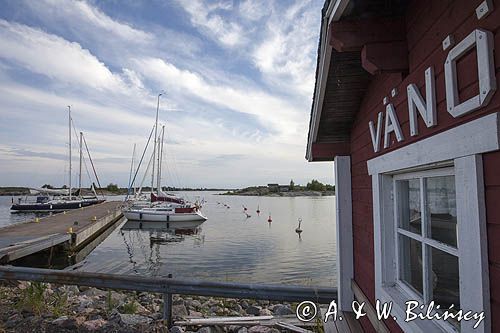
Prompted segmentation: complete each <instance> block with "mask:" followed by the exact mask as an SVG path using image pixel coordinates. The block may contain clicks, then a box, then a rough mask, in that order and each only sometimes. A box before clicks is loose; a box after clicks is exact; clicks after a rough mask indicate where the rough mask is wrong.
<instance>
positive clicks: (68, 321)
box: [52, 316, 78, 329]
mask: <svg viewBox="0 0 500 333" xmlns="http://www.w3.org/2000/svg"><path fill="white" fill-rule="evenodd" d="M52 324H53V325H56V326H59V327H61V328H65V329H76V328H77V326H78V325H77V322H76V320H75V319H72V318H69V317H68V316H62V317H59V318H57V319H55V320H53V321H52Z"/></svg>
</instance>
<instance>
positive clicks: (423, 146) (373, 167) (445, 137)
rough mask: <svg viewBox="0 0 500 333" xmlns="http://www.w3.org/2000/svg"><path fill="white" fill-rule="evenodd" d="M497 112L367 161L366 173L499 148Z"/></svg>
mask: <svg viewBox="0 0 500 333" xmlns="http://www.w3.org/2000/svg"><path fill="white" fill-rule="evenodd" d="M499 124H500V113H499V112H497V113H493V114H490V115H487V116H484V117H482V118H479V119H476V120H473V121H470V122H468V123H465V124H463V125H460V126H457V127H454V128H452V129H449V130H447V131H445V132H442V133H439V134H436V135H433V136H431V137H429V138H426V139H424V140H421V141H417V142H415V143H412V144H410V145H408V146H405V147H402V148H399V149H397V150H394V151H392V152H390V153H387V154H384V155H382V156H379V157H375V158H372V159H371V160H369V161H368V162H367V164H368V174H369V175H374V174H377V173H385V172H390V171H394V170H402V169H406V168H411V167H415V166H418V165H423V164H430V163H436V162H439V161H445V160H450V159H454V158H457V157H462V156H468V155H473V154H482V153H487V152H490V151H495V150H498V149H500V132H499Z"/></svg>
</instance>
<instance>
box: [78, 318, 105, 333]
mask: <svg viewBox="0 0 500 333" xmlns="http://www.w3.org/2000/svg"><path fill="white" fill-rule="evenodd" d="M107 323H108V322H107V321H106V320H104V319H95V320H89V321H86V322H84V323H83V324H82V326H83V327H85V328H86V329H87V330H88V331H97V330H99V329H101V328H102V327H103V326H105V325H106V324H107Z"/></svg>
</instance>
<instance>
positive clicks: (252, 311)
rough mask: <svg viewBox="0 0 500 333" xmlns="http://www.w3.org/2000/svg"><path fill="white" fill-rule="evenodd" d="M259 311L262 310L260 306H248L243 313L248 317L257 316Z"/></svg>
mask: <svg viewBox="0 0 500 333" xmlns="http://www.w3.org/2000/svg"><path fill="white" fill-rule="evenodd" d="M260 310H262V308H261V307H260V306H256V305H250V306H248V307H247V308H246V310H245V311H246V312H247V313H248V314H250V315H258V314H260Z"/></svg>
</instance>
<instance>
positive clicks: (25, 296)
mask: <svg viewBox="0 0 500 333" xmlns="http://www.w3.org/2000/svg"><path fill="white" fill-rule="evenodd" d="M47 290H48V288H47V285H46V284H45V283H42V282H31V283H30V284H28V286H27V287H26V288H25V289H21V292H20V294H19V300H18V302H17V303H16V307H17V309H18V310H21V311H22V310H26V311H30V312H33V313H34V314H35V315H38V316H40V315H41V314H42V313H51V314H54V315H55V316H58V317H60V316H62V315H64V314H65V313H66V311H67V305H68V297H67V295H66V294H65V293H62V292H59V291H55V292H54V293H52V294H49V293H48V292H46V291H47Z"/></svg>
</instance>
